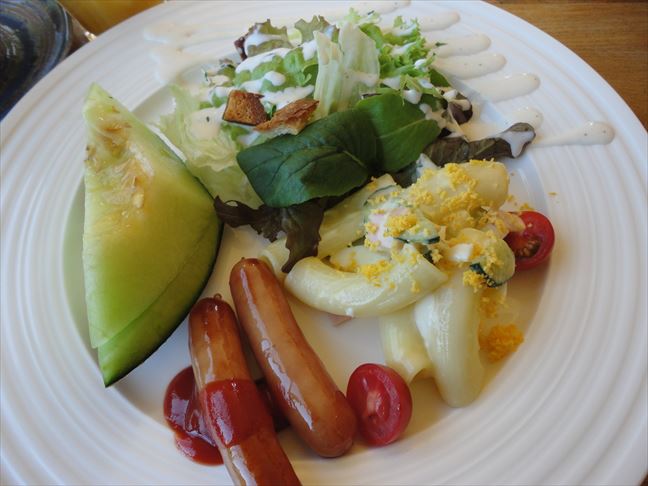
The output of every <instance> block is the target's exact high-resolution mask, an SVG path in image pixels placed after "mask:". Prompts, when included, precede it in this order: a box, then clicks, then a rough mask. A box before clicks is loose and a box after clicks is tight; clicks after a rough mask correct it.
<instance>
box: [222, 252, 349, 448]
mask: <svg viewBox="0 0 648 486" xmlns="http://www.w3.org/2000/svg"><path fill="white" fill-rule="evenodd" d="M230 289H231V291H232V298H233V299H234V305H235V306H236V312H237V314H238V316H239V322H240V324H241V326H242V327H243V329H244V331H245V333H246V334H247V336H248V338H249V342H250V347H251V348H252V351H253V352H254V355H255V356H256V359H257V361H258V362H259V366H260V367H261V370H262V371H263V374H264V375H265V378H266V380H267V382H268V386H269V388H270V391H271V393H272V396H273V398H274V400H275V401H276V402H277V403H278V404H279V407H280V408H281V411H282V412H283V414H284V415H285V416H286V418H287V419H288V421H289V422H290V424H291V425H292V427H293V429H294V430H295V432H297V434H298V435H299V436H300V437H301V438H302V439H303V440H304V441H305V442H306V443H307V444H308V445H309V446H310V447H311V448H312V449H313V450H314V451H315V452H317V454H319V455H321V456H323V457H337V456H340V455H342V454H344V453H345V452H346V451H347V450H348V449H349V448H350V447H351V445H352V444H353V437H354V435H355V431H356V418H355V415H354V413H353V410H352V409H351V407H350V405H349V403H348V402H347V400H346V398H345V397H344V395H343V394H342V392H341V391H340V390H339V389H338V387H337V386H336V385H335V382H334V381H333V380H332V378H331V377H330V375H329V374H328V373H327V371H326V369H325V368H324V365H323V364H322V362H321V361H320V359H319V357H318V356H317V355H316V354H315V352H314V351H313V349H312V348H311V347H310V345H309V344H308V342H307V341H306V338H305V337H304V335H303V333H302V332H301V329H300V328H299V325H298V324H297V322H296V321H295V317H294V316H293V313H292V311H291V310H290V306H289V305H288V301H287V300H286V296H285V295H284V293H283V289H282V288H281V284H280V283H279V281H278V280H277V279H276V277H275V276H274V274H273V273H272V271H271V270H270V269H269V268H268V266H267V265H266V264H265V263H264V262H262V261H260V260H257V259H255V258H250V259H244V260H241V261H240V262H238V263H237V264H236V265H235V266H234V268H233V269H232V273H231V274H230Z"/></svg>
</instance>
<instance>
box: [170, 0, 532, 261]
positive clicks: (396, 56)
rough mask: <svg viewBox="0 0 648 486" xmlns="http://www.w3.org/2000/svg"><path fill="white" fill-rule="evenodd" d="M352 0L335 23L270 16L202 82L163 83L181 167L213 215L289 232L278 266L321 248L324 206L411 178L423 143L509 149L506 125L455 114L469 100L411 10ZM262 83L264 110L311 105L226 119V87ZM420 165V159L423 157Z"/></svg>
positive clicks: (426, 147) (455, 156)
mask: <svg viewBox="0 0 648 486" xmlns="http://www.w3.org/2000/svg"><path fill="white" fill-rule="evenodd" d="M379 22H380V16H379V15H378V14H375V13H370V14H368V15H365V16H361V15H359V14H358V13H357V12H355V11H353V10H351V12H350V14H349V15H348V16H347V17H346V18H345V19H344V20H343V21H342V22H339V23H338V24H331V23H329V22H328V21H327V20H326V19H324V18H323V17H321V16H315V17H313V18H312V19H311V20H310V21H308V22H307V21H305V20H300V21H298V22H296V23H295V24H294V27H292V28H286V27H281V28H279V27H276V26H273V25H272V23H271V22H270V20H267V21H265V22H263V23H257V24H255V25H253V26H252V27H251V28H250V29H249V30H248V32H247V33H246V34H245V35H244V36H243V37H241V38H240V39H238V40H237V41H236V42H235V47H236V49H237V51H238V53H239V55H240V57H241V60H240V61H238V62H237V61H233V60H231V59H222V60H221V61H220V62H219V63H216V64H215V65H210V66H205V67H204V68H203V72H204V83H203V86H202V89H201V90H199V93H198V94H195V93H194V94H192V93H190V92H189V91H187V90H185V89H182V88H180V87H178V86H171V88H170V89H171V92H172V94H173V97H174V98H175V103H176V106H175V111H174V112H173V113H172V114H170V115H168V116H166V117H163V118H162V120H161V122H160V128H161V130H162V132H163V133H164V135H165V136H166V137H167V138H168V139H169V140H170V141H171V142H172V143H173V144H174V145H175V146H176V147H177V148H178V149H180V151H181V152H182V153H183V154H184V156H185V158H186V165H187V167H188V169H189V170H190V171H191V172H192V173H193V174H194V176H196V177H197V178H198V179H200V181H201V182H202V183H203V184H204V185H205V187H206V188H207V189H208V190H209V192H210V193H211V194H212V196H214V197H215V206H216V210H217V213H218V215H219V216H220V217H221V219H222V220H223V221H224V222H225V223H228V224H230V225H232V226H239V225H244V224H250V225H252V227H254V228H255V229H256V230H257V231H259V232H260V233H262V234H263V235H264V236H266V237H268V238H270V239H271V240H274V239H275V238H276V237H277V235H278V234H279V233H280V232H282V231H283V232H285V233H286V234H287V236H288V238H287V246H288V248H289V249H290V253H291V258H290V260H289V262H288V264H287V265H286V271H287V270H289V269H290V268H291V266H292V265H293V264H294V263H295V262H296V261H298V260H299V259H301V258H303V257H305V256H309V255H313V254H314V252H316V249H317V242H318V239H319V237H318V231H317V230H318V228H319V224H320V222H321V219H322V214H323V211H324V210H325V209H326V208H328V207H330V206H331V205H332V204H334V203H335V202H338V201H339V200H340V198H342V197H344V196H345V195H348V194H349V193H351V192H353V191H354V190H356V189H357V188H359V187H361V186H362V185H363V184H365V183H366V182H367V181H368V180H369V179H370V178H372V177H377V176H380V175H382V174H385V173H389V174H392V175H393V176H394V177H395V179H396V180H397V181H398V182H399V183H401V184H403V185H407V184H409V183H411V182H412V181H413V180H414V178H415V177H416V170H417V164H416V162H417V160H418V159H419V156H420V154H421V153H425V154H427V155H428V156H429V157H430V159H431V160H432V162H434V163H435V164H437V165H439V166H442V165H444V164H445V163H446V162H461V161H467V160H469V159H471V158H481V159H487V158H496V157H501V156H509V157H510V156H513V155H518V154H513V153H512V151H511V145H510V143H509V142H510V140H511V137H510V136H507V135H515V134H520V135H521V136H522V137H524V140H525V141H526V142H530V141H531V140H532V138H533V136H534V132H533V128H532V127H531V126H530V125H527V124H521V123H518V124H516V125H514V126H512V127H511V128H510V129H509V130H507V132H505V133H504V134H503V135H502V136H500V137H494V138H489V139H485V140H479V141H471V142H469V141H468V140H466V139H465V137H463V136H462V131H461V124H463V123H465V122H467V121H468V120H469V119H470V118H471V116H472V105H471V103H470V101H469V100H468V99H466V97H464V96H463V95H462V94H461V93H459V92H458V91H457V89H455V88H453V87H452V86H451V84H450V82H449V80H448V79H447V78H446V77H445V76H444V75H443V74H442V73H441V72H439V71H438V70H436V69H435V67H434V61H435V49H436V48H437V47H439V46H440V44H438V43H437V44H430V43H429V42H427V41H426V39H425V38H424V37H423V36H422V35H421V32H420V29H419V25H418V21H417V20H416V19H411V20H405V19H403V18H401V17H397V18H396V19H395V20H394V22H393V25H392V26H391V27H388V28H386V27H381V26H380V25H379ZM237 91H243V92H247V93H255V94H258V95H259V98H258V99H259V101H260V103H261V105H262V106H263V110H264V111H265V113H266V114H267V117H268V119H272V117H273V116H274V115H275V114H276V113H277V112H278V111H279V110H281V109H282V108H284V107H286V106H289V105H290V104H291V103H294V102H296V101H298V100H301V99H313V100H315V101H317V107H316V109H315V110H314V112H313V113H312V115H311V116H310V118H309V120H308V125H307V126H306V128H304V129H303V130H302V131H301V132H300V133H298V134H296V135H294V134H279V135H277V134H276V133H271V132H270V133H268V132H266V131H260V130H257V129H256V127H255V126H251V125H246V124H241V123H233V122H229V121H225V120H223V112H224V110H225V108H226V106H227V104H228V98H229V97H230V95H231V93H232V92H237ZM419 165H420V164H419Z"/></svg>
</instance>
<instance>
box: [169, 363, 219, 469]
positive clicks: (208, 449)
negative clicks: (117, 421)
mask: <svg viewBox="0 0 648 486" xmlns="http://www.w3.org/2000/svg"><path fill="white" fill-rule="evenodd" d="M164 417H165V418H166V421H167V423H168V424H169V426H170V427H171V428H172V429H173V431H174V432H175V442H176V445H177V447H178V449H180V451H182V453H183V454H184V455H185V456H187V457H189V458H190V459H193V460H194V461H196V462H199V463H201V464H209V465H212V464H222V463H223V458H222V457H221V455H220V452H219V451H218V447H216V442H215V441H214V439H212V438H211V436H210V435H209V432H208V431H207V424H205V419H204V417H203V414H202V409H201V408H200V402H199V400H198V391H197V390H196V380H195V379H194V374H193V369H192V368H191V366H189V367H187V368H185V369H184V370H182V371H181V372H180V373H178V374H177V375H176V376H175V378H173V380H171V383H169V386H168V387H167V391H166V394H165V396H164Z"/></svg>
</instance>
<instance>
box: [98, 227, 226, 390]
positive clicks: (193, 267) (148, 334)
mask: <svg viewBox="0 0 648 486" xmlns="http://www.w3.org/2000/svg"><path fill="white" fill-rule="evenodd" d="M218 239H219V235H218V234H217V233H215V232H213V231H209V232H207V233H206V234H205V235H204V236H203V239H202V241H201V242H200V244H199V245H198V248H197V249H196V252H195V253H194V254H193V255H192V256H191V257H190V259H189V261H188V262H187V264H186V265H185V267H184V268H183V269H182V271H181V272H180V273H179V274H178V276H177V277H176V278H175V279H174V280H173V281H172V282H171V283H170V284H169V286H168V287H167V289H166V290H165V291H164V292H163V293H162V294H161V295H160V297H159V298H158V299H157V300H156V301H155V302H154V303H153V304H152V305H151V306H150V307H149V308H148V309H147V310H146V311H145V312H144V313H143V314H142V315H141V316H140V317H138V318H137V319H135V320H134V321H133V322H132V323H131V324H129V325H128V327H126V328H125V329H124V330H122V331H121V332H120V333H119V334H117V335H116V336H115V337H113V338H112V339H111V340H110V341H108V342H106V343H104V344H103V345H101V346H100V347H99V367H100V368H101V374H102V375H103V379H104V384H105V385H106V386H109V385H112V384H113V383H114V382H116V381H117V380H119V379H120V378H122V377H123V376H124V375H125V374H127V373H128V372H129V371H131V370H132V369H134V368H135V367H137V366H138V365H139V364H140V363H142V362H143V361H144V360H145V359H146V358H148V357H149V356H150V355H151V354H152V353H153V352H154V351H155V350H156V349H157V348H158V347H159V346H160V345H161V344H162V343H163V342H164V341H166V339H167V338H168V337H169V336H170V335H171V333H172V332H173V330H174V329H175V328H176V325H177V324H179V323H181V322H182V321H183V320H184V318H185V316H186V315H187V314H188V313H189V310H190V308H191V306H192V304H193V303H194V302H195V301H196V300H197V299H198V297H199V295H200V289H202V287H203V285H204V283H205V282H206V281H207V279H208V278H209V275H210V273H211V272H210V270H211V268H212V265H213V263H214V256H215V255H214V248H216V247H217V246H218ZM197 276H202V281H203V284H201V285H200V286H199V287H198V290H196V285H195V279H196V277H197ZM174 322H175V323H176V325H172V326H169V325H168V324H169V323H174Z"/></svg>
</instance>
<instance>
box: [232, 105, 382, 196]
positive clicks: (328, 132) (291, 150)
mask: <svg viewBox="0 0 648 486" xmlns="http://www.w3.org/2000/svg"><path fill="white" fill-rule="evenodd" d="M375 159H376V134H375V132H374V128H373V125H372V123H371V120H370V119H369V117H368V116H367V115H366V114H365V112H363V111H360V110H347V111H341V112H338V113H334V114H332V115H329V116H327V117H326V118H323V119H321V120H318V121H316V122H314V123H312V124H310V125H308V126H307V127H306V128H305V129H304V130H303V131H302V132H301V133H299V134H298V135H282V136H279V137H276V138H273V139H271V140H268V141H266V142H264V143H261V144H259V145H254V146H252V147H248V148H247V149H245V150H242V151H241V152H239V154H238V156H237V160H238V163H239V165H240V166H241V168H242V169H243V171H244V172H245V174H246V175H247V177H248V179H249V180H250V182H251V183H252V186H253V187H254V189H255V190H256V192H257V193H258V194H259V196H261V199H262V200H263V202H264V203H265V204H266V205H268V206H271V207H288V206H292V205H295V204H300V203H303V202H306V201H309V200H311V199H314V198H318V197H323V196H339V195H342V194H345V193H347V192H349V191H350V190H352V189H354V188H356V187H358V186H360V185H362V184H363V183H364V182H365V181H366V180H367V178H368V177H369V176H370V175H371V174H373V173H374V171H375V168H376V167H375Z"/></svg>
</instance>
